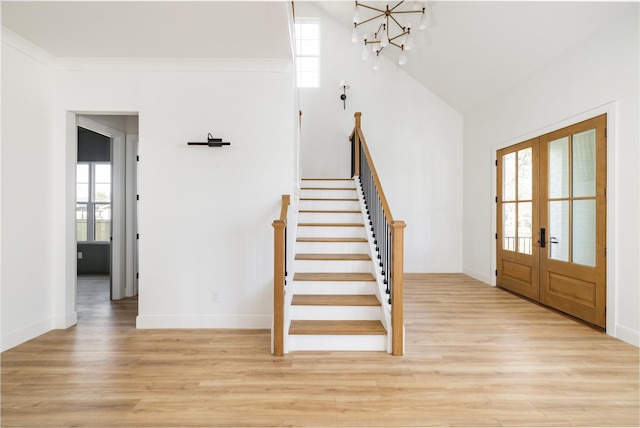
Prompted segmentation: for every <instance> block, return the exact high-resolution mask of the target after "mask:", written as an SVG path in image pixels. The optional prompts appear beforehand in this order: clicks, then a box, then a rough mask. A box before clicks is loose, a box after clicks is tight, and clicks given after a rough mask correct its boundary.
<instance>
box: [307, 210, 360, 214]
mask: <svg viewBox="0 0 640 428" xmlns="http://www.w3.org/2000/svg"><path fill="white" fill-rule="evenodd" d="M298 212H299V213H318V214H359V213H361V212H362V211H360V210H298Z"/></svg>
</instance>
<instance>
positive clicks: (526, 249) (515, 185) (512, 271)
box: [496, 139, 540, 301]
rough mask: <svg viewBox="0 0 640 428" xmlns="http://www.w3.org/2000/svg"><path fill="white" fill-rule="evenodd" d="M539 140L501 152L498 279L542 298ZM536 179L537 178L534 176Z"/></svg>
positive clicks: (499, 164)
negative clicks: (537, 240)
mask: <svg viewBox="0 0 640 428" xmlns="http://www.w3.org/2000/svg"><path fill="white" fill-rule="evenodd" d="M537 165H538V139H534V140H530V141H525V142H523V143H520V144H516V145H515V146H511V147H508V148H506V149H502V150H500V151H498V157H497V167H498V171H499V173H498V174H497V177H498V199H497V202H498V207H497V217H498V225H499V227H498V234H497V236H496V239H497V260H498V272H497V276H498V278H497V282H498V284H499V285H500V286H502V287H504V288H506V289H508V290H511V291H513V292H516V293H518V294H521V295H523V296H526V297H528V298H530V299H534V300H536V301H538V300H539V290H540V288H539V286H538V282H539V281H538V273H539V257H538V252H539V248H538V246H537V245H536V244H535V243H534V242H533V240H534V232H535V231H537V230H538V179H537V176H534V173H535V172H536V170H535V169H534V167H536V168H537ZM534 178H535V179H534Z"/></svg>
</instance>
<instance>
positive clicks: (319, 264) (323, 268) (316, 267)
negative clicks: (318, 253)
mask: <svg viewBox="0 0 640 428" xmlns="http://www.w3.org/2000/svg"><path fill="white" fill-rule="evenodd" d="M295 271H296V272H371V273H375V271H374V270H373V264H372V262H371V260H296V261H295Z"/></svg>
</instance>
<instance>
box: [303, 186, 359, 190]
mask: <svg viewBox="0 0 640 428" xmlns="http://www.w3.org/2000/svg"><path fill="white" fill-rule="evenodd" d="M300 190H356V188H355V187H301V188H300Z"/></svg>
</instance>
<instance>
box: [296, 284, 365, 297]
mask: <svg viewBox="0 0 640 428" xmlns="http://www.w3.org/2000/svg"><path fill="white" fill-rule="evenodd" d="M287 292H289V289H288V288H287ZM291 292H292V293H293V294H375V292H376V283H375V281H336V282H334V281H293V283H292V290H291Z"/></svg>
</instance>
